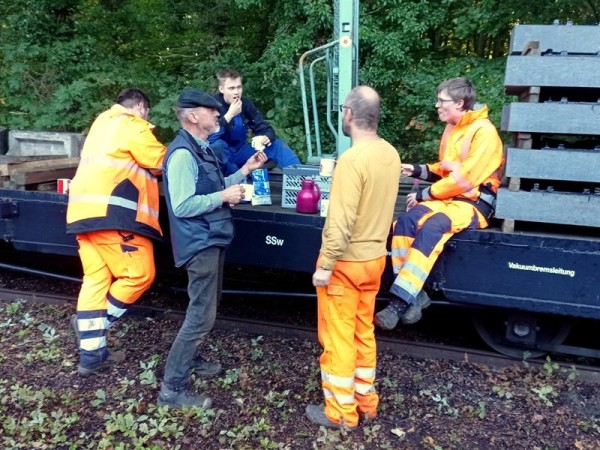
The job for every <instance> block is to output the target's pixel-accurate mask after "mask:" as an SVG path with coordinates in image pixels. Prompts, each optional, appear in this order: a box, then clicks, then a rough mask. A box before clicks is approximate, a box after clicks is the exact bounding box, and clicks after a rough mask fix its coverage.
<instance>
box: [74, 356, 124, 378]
mask: <svg viewBox="0 0 600 450" xmlns="http://www.w3.org/2000/svg"><path fill="white" fill-rule="evenodd" d="M114 365H115V361H114V360H113V359H111V358H106V359H105V360H104V361H102V362H101V363H100V364H98V365H97V366H94V367H83V366H82V365H81V364H80V365H78V366H77V373H78V374H79V376H80V377H89V376H90V375H93V374H95V373H98V372H102V371H104V370H108V369H110V368H111V367H112V366H114Z"/></svg>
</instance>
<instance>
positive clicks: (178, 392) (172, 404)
mask: <svg viewBox="0 0 600 450" xmlns="http://www.w3.org/2000/svg"><path fill="white" fill-rule="evenodd" d="M157 403H158V404H159V405H162V406H168V407H169V408H177V409H181V408H183V407H184V406H188V407H192V406H197V407H199V408H204V409H207V408H210V407H211V405H212V400H211V399H210V397H208V396H206V395H203V394H195V393H193V392H191V391H190V390H189V389H188V388H187V387H183V388H180V389H171V388H169V387H167V385H165V383H162V385H161V387H160V393H159V394H158V402H157Z"/></svg>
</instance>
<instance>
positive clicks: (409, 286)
mask: <svg viewBox="0 0 600 450" xmlns="http://www.w3.org/2000/svg"><path fill="white" fill-rule="evenodd" d="M436 94H437V96H436V99H435V105H436V108H437V112H438V116H439V118H440V120H441V121H442V122H446V124H447V125H446V128H445V130H444V133H443V135H442V139H441V142H440V151H439V161H438V162H436V163H434V164H422V165H418V164H402V174H403V175H405V176H409V177H413V178H420V179H422V180H426V181H431V182H432V184H431V186H428V187H426V188H425V189H422V190H419V191H418V192H414V193H410V194H408V196H407V206H408V208H409V211H408V212H407V213H406V214H404V215H403V216H401V217H400V218H399V219H398V221H397V222H396V223H395V225H394V234H393V237H392V264H393V270H394V273H395V274H396V275H397V276H396V279H395V280H394V283H393V284H392V287H391V288H390V293H391V295H392V301H391V302H390V304H389V305H388V306H387V307H386V308H385V309H384V310H382V311H380V312H379V313H377V314H376V316H375V324H376V325H377V326H379V327H380V328H383V329H386V330H389V329H392V328H394V327H395V326H396V325H397V324H398V322H399V321H400V322H401V323H403V324H411V323H414V322H416V321H418V320H419V319H420V318H421V310H422V309H423V308H426V307H427V306H429V304H430V303H431V300H429V297H428V296H427V294H425V292H424V291H423V290H422V289H423V284H424V283H425V280H426V279H427V276H428V275H429V272H430V271H431V269H432V268H433V265H434V263H435V261H436V260H437V258H438V256H439V255H440V253H441V252H442V250H443V248H444V244H445V243H446V242H447V241H448V239H450V238H451V237H452V236H453V235H454V234H456V233H458V232H459V231H462V230H465V229H469V228H471V229H475V228H485V227H487V226H488V221H489V219H490V217H491V216H492V214H493V212H494V204H495V199H496V192H497V191H498V187H499V185H500V180H501V175H502V167H503V163H504V157H503V149H502V141H501V140H500V137H499V136H498V132H497V131H496V128H495V127H494V125H493V124H492V123H491V122H490V120H489V119H488V108H487V106H481V105H477V106H476V105H475V96H476V94H475V86H473V84H472V83H471V82H470V81H469V80H467V79H465V78H453V79H450V80H446V81H444V82H443V83H441V84H440V85H439V86H438V88H437V90H436Z"/></svg>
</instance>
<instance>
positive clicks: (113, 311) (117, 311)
mask: <svg viewBox="0 0 600 450" xmlns="http://www.w3.org/2000/svg"><path fill="white" fill-rule="evenodd" d="M126 311H127V310H126V309H125V308H117V307H116V306H115V305H113V304H112V303H110V302H109V303H108V309H107V311H106V312H107V313H108V315H109V316H113V317H121V316H122V315H123V314H125V312H126Z"/></svg>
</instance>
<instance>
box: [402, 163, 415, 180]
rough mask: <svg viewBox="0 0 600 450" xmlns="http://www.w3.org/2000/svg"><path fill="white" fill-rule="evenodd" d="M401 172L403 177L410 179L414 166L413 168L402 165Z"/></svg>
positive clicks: (410, 165) (409, 165)
mask: <svg viewBox="0 0 600 450" xmlns="http://www.w3.org/2000/svg"><path fill="white" fill-rule="evenodd" d="M401 171H402V175H404V176H405V177H410V176H411V175H412V174H413V172H414V171H415V166H413V165H412V164H402V168H401Z"/></svg>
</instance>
